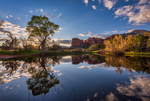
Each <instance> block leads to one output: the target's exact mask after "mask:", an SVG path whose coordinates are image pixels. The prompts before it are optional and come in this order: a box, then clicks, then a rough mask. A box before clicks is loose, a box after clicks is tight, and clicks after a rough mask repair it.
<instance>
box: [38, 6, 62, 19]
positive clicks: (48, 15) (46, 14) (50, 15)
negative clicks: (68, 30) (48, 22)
mask: <svg viewBox="0 0 150 101" xmlns="http://www.w3.org/2000/svg"><path fill="white" fill-rule="evenodd" d="M39 11H41V13H42V14H44V15H45V16H47V17H48V18H53V19H60V18H58V17H60V16H62V13H60V14H59V15H58V17H55V16H54V15H52V14H48V13H46V12H44V11H43V9H42V8H41V9H39Z"/></svg>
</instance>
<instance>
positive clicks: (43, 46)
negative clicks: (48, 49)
mask: <svg viewBox="0 0 150 101" xmlns="http://www.w3.org/2000/svg"><path fill="white" fill-rule="evenodd" d="M45 43H46V37H45V38H44V39H43V41H42V42H41V46H42V55H43V56H44V52H45Z"/></svg>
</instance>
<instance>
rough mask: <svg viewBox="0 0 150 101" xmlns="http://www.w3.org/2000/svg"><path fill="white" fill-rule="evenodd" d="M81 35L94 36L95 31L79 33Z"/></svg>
mask: <svg viewBox="0 0 150 101" xmlns="http://www.w3.org/2000/svg"><path fill="white" fill-rule="evenodd" d="M78 35H79V36H91V37H92V36H93V33H92V32H88V33H81V34H78Z"/></svg>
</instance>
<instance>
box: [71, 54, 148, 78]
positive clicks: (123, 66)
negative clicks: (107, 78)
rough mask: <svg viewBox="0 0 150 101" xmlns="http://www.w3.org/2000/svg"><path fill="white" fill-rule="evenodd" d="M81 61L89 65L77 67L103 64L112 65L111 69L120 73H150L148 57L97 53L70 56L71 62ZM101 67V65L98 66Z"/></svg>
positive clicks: (107, 66)
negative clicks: (124, 71)
mask: <svg viewBox="0 0 150 101" xmlns="http://www.w3.org/2000/svg"><path fill="white" fill-rule="evenodd" d="M82 62H87V63H88V64H90V65H89V66H81V67H79V68H83V69H86V68H89V69H90V68H91V67H92V66H96V65H100V64H103V67H105V68H108V69H109V68H110V67H111V66H112V67H113V70H115V71H116V73H117V74H120V75H121V74H122V72H123V70H126V71H129V72H131V73H132V72H133V71H136V72H138V73H140V72H142V73H144V72H146V73H147V74H150V58H148V57H128V56H123V57H115V56H105V57H104V56H99V55H94V54H91V55H82V56H72V64H79V63H82ZM100 67H101V66H100Z"/></svg>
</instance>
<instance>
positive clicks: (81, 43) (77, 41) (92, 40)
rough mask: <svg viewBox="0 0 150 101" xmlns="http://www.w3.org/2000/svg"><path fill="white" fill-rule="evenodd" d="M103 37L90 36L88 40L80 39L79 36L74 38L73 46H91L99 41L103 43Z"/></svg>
mask: <svg viewBox="0 0 150 101" xmlns="http://www.w3.org/2000/svg"><path fill="white" fill-rule="evenodd" d="M103 41H104V40H103V39H102V38H95V37H93V38H88V39H87V40H80V39H78V38H72V42H71V46H91V45H94V44H97V43H100V44H103Z"/></svg>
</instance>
